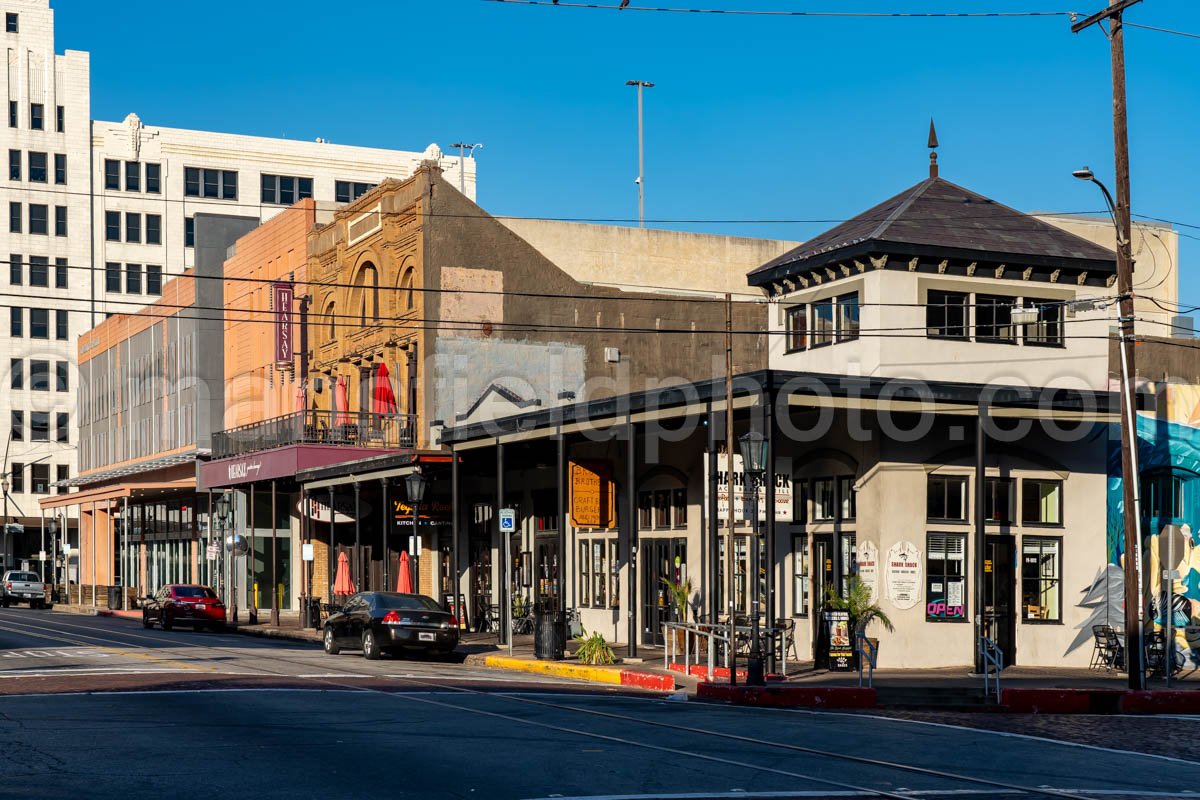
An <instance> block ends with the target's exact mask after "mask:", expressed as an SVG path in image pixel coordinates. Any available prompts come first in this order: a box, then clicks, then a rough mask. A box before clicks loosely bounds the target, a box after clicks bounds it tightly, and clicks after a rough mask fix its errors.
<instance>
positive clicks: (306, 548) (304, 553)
mask: <svg viewBox="0 0 1200 800" xmlns="http://www.w3.org/2000/svg"><path fill="white" fill-rule="evenodd" d="M300 560H301V561H312V560H313V546H312V542H305V543H303V544H302V545H300Z"/></svg>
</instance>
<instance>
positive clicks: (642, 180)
mask: <svg viewBox="0 0 1200 800" xmlns="http://www.w3.org/2000/svg"><path fill="white" fill-rule="evenodd" d="M625 85H626V86H636V87H637V92H638V176H637V181H636V183H637V187H638V227H639V228H644V227H646V149H645V139H644V131H645V128H644V126H643V117H642V90H643V89H649V88H651V87H652V86H654V84H653V83H650V82H649V81H625Z"/></svg>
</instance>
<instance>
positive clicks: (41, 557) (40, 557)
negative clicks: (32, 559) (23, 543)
mask: <svg viewBox="0 0 1200 800" xmlns="http://www.w3.org/2000/svg"><path fill="white" fill-rule="evenodd" d="M45 560H46V551H45V550H38V561H45Z"/></svg>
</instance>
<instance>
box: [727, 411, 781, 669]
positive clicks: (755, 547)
mask: <svg viewBox="0 0 1200 800" xmlns="http://www.w3.org/2000/svg"><path fill="white" fill-rule="evenodd" d="M738 447H739V449H740V450H741V451H742V471H743V472H745V474H746V484H747V485H746V488H747V489H748V490H749V491H750V494H751V498H752V499H751V502H750V531H751V535H750V554H751V555H750V564H751V567H750V573H751V577H750V581H749V585H748V586H747V587H746V588H747V589H749V591H750V602H751V603H752V609H753V613H754V615H753V616H752V617H751V623H750V624H751V628H750V656H749V658H748V659H747V660H746V685H747V686H763V685H765V684H766V680H765V675H764V674H763V651H762V637H761V635H760V630H759V615H760V612H761V608H762V605H761V594H760V592H759V582H758V575H759V572H760V571H761V569H762V565H761V563H760V561H761V559H760V557H759V541H758V488H759V486H760V485H761V484H762V475H763V472H764V471H766V468H767V438H766V437H765V436H763V435H762V434H761V433H759V432H758V431H750V432H749V433H746V434H745V435H743V436H742V438H740V439H738ZM730 486H731V488H732V483H731V484H730ZM767 508H768V509H770V508H771V506H770V505H768V506H767Z"/></svg>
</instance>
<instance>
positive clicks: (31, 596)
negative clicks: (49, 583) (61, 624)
mask: <svg viewBox="0 0 1200 800" xmlns="http://www.w3.org/2000/svg"><path fill="white" fill-rule="evenodd" d="M13 603H29V607H30V608H42V607H43V606H45V605H46V585H45V584H44V583H42V579H41V578H39V577H38V575H37V573H36V572H26V571H25V570H19V569H10V570H9V571H8V572H6V573H4V577H3V578H0V605H3V606H4V607H5V608H8V607H9V606H10V605H12V604H13Z"/></svg>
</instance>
